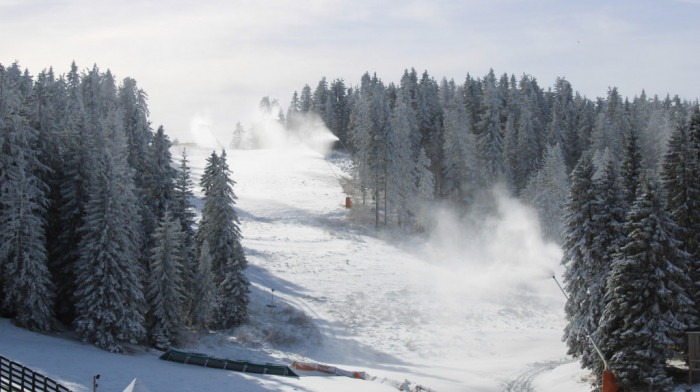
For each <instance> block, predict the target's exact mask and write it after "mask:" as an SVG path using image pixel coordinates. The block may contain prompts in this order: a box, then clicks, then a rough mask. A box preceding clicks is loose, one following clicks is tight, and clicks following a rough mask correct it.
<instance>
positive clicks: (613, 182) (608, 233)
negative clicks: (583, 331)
mask: <svg viewBox="0 0 700 392" xmlns="http://www.w3.org/2000/svg"><path fill="white" fill-rule="evenodd" d="M607 157H608V158H607V160H605V161H604V163H603V166H602V167H601V168H599V170H600V171H601V174H600V176H598V178H597V179H596V180H595V183H594V186H595V193H596V199H595V202H594V207H593V210H594V215H593V219H594V222H595V227H596V232H597V235H596V236H595V238H594V240H593V244H592V252H593V258H592V260H593V261H594V263H592V264H591V265H590V266H589V270H590V271H591V272H590V277H591V278H590V284H589V288H588V292H589V311H588V312H589V316H588V317H589V318H590V319H591V325H592V328H593V329H592V330H590V333H591V336H592V337H593V338H594V339H595V341H596V342H597V344H598V346H599V348H600V349H601V350H602V351H603V353H604V355H605V357H606V358H610V357H611V356H612V354H613V353H612V352H611V351H610V350H608V349H607V348H608V345H607V342H608V337H607V336H606V332H605V330H604V329H603V328H602V326H601V319H602V315H603V311H604V310H605V305H606V303H607V300H608V299H607V297H606V293H607V287H606V284H607V281H608V276H609V274H610V269H611V267H612V265H613V262H614V258H615V256H616V254H617V252H618V249H619V248H620V245H621V244H622V243H623V241H624V239H625V231H624V229H623V224H624V222H625V215H626V209H625V202H624V196H623V193H622V190H621V189H620V176H619V174H618V169H617V167H618V166H617V162H616V161H615V159H614V158H613V157H611V156H610V155H608V156H607ZM588 355H589V357H587V358H586V357H584V358H582V364H583V365H584V366H585V367H586V368H588V369H590V370H591V371H592V372H593V374H595V375H596V376H597V377H598V381H599V383H600V382H602V378H601V377H602V371H603V369H604V365H603V363H602V361H601V360H600V358H599V356H598V355H597V354H596V353H591V352H589V353H588Z"/></svg>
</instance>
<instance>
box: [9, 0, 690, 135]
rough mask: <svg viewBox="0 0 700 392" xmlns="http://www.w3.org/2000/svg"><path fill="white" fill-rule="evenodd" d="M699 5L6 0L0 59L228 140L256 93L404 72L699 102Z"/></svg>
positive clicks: (172, 128)
mask: <svg viewBox="0 0 700 392" xmlns="http://www.w3.org/2000/svg"><path fill="white" fill-rule="evenodd" d="M698 20H700V0H685V1H681V0H636V1H594V0H590V1H588V0H587V1H560V0H462V1H459V0H417V1H411V0H402V1H389V0H354V1H343V0H295V1H286V0H253V1H241V0H220V1H207V0H201V1H180V0H177V1H175V0H168V1H164V0H163V1H161V0H120V1H109V2H107V1H99V0H63V1H41V0H0V63H2V64H4V65H8V64H10V63H12V62H14V61H16V60H17V61H19V63H20V65H21V66H22V67H23V68H28V69H29V71H30V73H31V74H33V75H36V74H37V73H38V72H40V71H41V70H42V69H43V68H46V67H49V66H53V67H54V70H55V71H56V72H58V73H65V72H67V70H68V69H69V66H70V63H71V62H72V61H73V60H75V61H76V63H77V64H78V66H79V67H80V68H81V69H86V68H89V67H92V65H93V64H97V65H98V67H100V69H101V70H103V71H105V70H107V69H108V68H109V69H110V70H111V71H112V72H113V73H114V74H115V75H116V76H117V78H119V79H122V78H124V77H127V76H129V77H132V78H134V79H136V80H137V82H138V84H139V86H140V87H141V88H143V89H144V90H146V92H147V93H148V95H149V107H150V109H151V120H152V122H153V123H154V125H155V126H157V125H159V124H163V125H164V126H165V129H166V131H167V132H168V133H169V134H170V135H171V137H173V138H178V139H180V140H181V141H187V140H192V139H193V138H194V136H192V129H193V128H195V129H198V130H199V131H200V132H201V130H202V129H203V128H206V127H210V128H211V129H212V131H213V132H214V133H215V134H216V135H217V136H218V137H219V138H221V139H222V141H224V142H227V141H228V140H229V139H230V136H229V135H230V133H231V132H232V130H233V128H234V125H235V123H236V121H241V122H242V123H243V124H244V125H246V126H247V125H248V124H249V123H250V122H251V121H253V116H252V113H253V111H254V110H253V108H255V107H256V106H257V103H258V102H259V100H260V98H261V97H263V96H270V97H272V98H277V99H279V101H280V102H281V103H282V105H283V106H284V107H285V108H286V106H287V103H288V102H289V99H290V97H291V95H292V93H293V91H294V90H301V88H302V87H303V85H304V84H306V83H308V84H309V85H311V86H312V88H313V87H315V85H316V84H317V83H318V80H319V79H320V78H321V76H326V77H327V78H328V79H329V80H332V79H335V78H343V79H344V80H345V81H346V84H352V85H354V84H357V83H358V82H359V79H360V76H361V75H362V74H363V73H364V72H365V71H370V72H377V74H378V76H379V77H380V78H382V79H383V80H384V81H385V82H387V83H388V82H392V81H393V82H398V80H399V79H400V77H401V74H402V73H403V70H404V69H406V68H411V67H414V68H416V70H418V71H419V72H422V71H423V70H427V71H428V72H429V73H430V74H431V75H432V76H433V77H435V78H436V79H438V80H439V79H441V78H442V77H447V78H448V79H450V78H453V79H454V80H455V81H456V82H458V83H461V82H463V81H464V78H465V76H466V74H467V72H469V73H470V74H472V75H474V76H483V75H484V74H485V73H486V72H488V70H489V68H493V69H494V70H495V72H496V73H497V74H499V75H500V74H502V73H509V74H515V75H521V74H523V73H527V74H530V75H533V76H534V77H536V78H537V79H538V81H539V82H540V85H541V86H543V87H549V86H551V85H552V84H553V82H554V79H555V78H556V77H557V76H562V77H565V78H566V79H568V80H569V81H570V82H571V83H572V85H573V87H574V89H575V90H577V91H580V92H581V93H582V94H584V95H586V96H588V97H590V98H594V97H597V96H604V95H605V94H606V91H607V89H608V87H609V86H617V87H618V88H619V89H620V91H621V93H622V94H623V95H624V96H629V97H633V96H634V95H638V94H639V93H640V92H641V90H642V89H643V88H644V89H646V91H647V94H650V95H653V94H659V95H661V96H665V95H666V94H667V93H671V94H672V95H673V94H678V95H680V96H681V97H683V98H688V99H693V100H694V99H697V98H698V97H700V77H699V74H698V71H700V23H698Z"/></svg>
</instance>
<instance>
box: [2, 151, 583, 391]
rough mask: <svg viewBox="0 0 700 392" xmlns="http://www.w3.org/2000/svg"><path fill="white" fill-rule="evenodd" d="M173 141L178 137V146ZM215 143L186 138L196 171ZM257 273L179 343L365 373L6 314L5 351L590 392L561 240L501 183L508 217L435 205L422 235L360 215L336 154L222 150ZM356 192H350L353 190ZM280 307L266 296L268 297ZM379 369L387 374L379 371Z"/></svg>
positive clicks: (92, 361)
mask: <svg viewBox="0 0 700 392" xmlns="http://www.w3.org/2000/svg"><path fill="white" fill-rule="evenodd" d="M179 151H180V149H176V148H174V153H173V155H174V157H175V158H176V159H179ZM211 151H212V150H211V149H205V148H196V147H188V154H189V157H190V161H191V166H192V167H193V172H194V174H195V175H199V174H200V173H201V170H202V168H203V166H204V163H205V158H206V156H207V155H209V154H210V153H211ZM227 154H228V155H227V156H228V162H229V166H230V168H231V169H232V171H233V178H234V180H235V181H236V182H237V184H236V186H235V188H234V191H235V193H236V194H237V196H238V198H239V199H238V203H237V210H238V213H239V216H240V220H241V229H242V233H243V235H244V240H243V245H244V247H245V250H246V253H247V256H248V260H249V262H250V267H249V268H248V270H247V273H248V276H249V277H250V279H251V282H252V293H251V297H252V304H251V321H250V323H249V324H248V325H245V326H243V327H241V328H238V329H236V330H233V331H230V333H229V334H221V333H216V334H210V335H207V336H204V337H193V336H190V337H189V339H188V343H187V344H186V346H185V347H182V349H184V350H189V351H197V352H203V353H207V354H209V355H212V356H217V357H225V358H230V359H245V360H251V361H263V362H275V363H290V362H291V361H292V360H305V361H314V362H319V363H324V364H330V365H334V366H337V367H340V368H342V369H347V370H357V371H365V372H367V373H368V374H370V375H372V376H375V377H376V379H375V380H374V381H363V380H355V379H350V378H345V377H330V376H322V375H320V374H310V373H304V375H303V376H302V377H300V378H285V377H276V376H256V375H246V374H240V373H235V372H227V371H222V370H215V369H205V368H200V367H196V366H186V365H182V364H177V363H172V362H165V361H161V360H158V356H159V355H160V354H161V353H160V352H158V351H155V350H143V349H135V352H134V353H132V354H129V355H118V354H110V353H106V352H104V351H101V350H98V349H97V348H94V347H92V346H90V345H85V344H82V343H80V342H78V341H77V340H76V339H75V337H74V336H73V335H72V334H70V333H67V332H64V333H58V334H55V335H40V334H35V333H31V332H28V331H25V330H21V329H18V328H16V327H14V326H13V325H12V324H11V323H10V322H9V320H6V319H0V355H3V356H6V357H9V358H11V359H13V360H15V361H18V362H21V363H23V364H25V365H26V366H28V367H31V368H33V369H35V370H37V371H40V372H42V373H44V374H45V375H47V376H49V377H52V378H54V379H56V380H58V381H59V382H61V383H63V384H64V385H66V386H68V387H70V388H72V389H73V390H75V391H89V390H90V389H91V388H92V376H93V375H96V374H101V378H100V387H99V389H98V390H100V391H121V390H123V389H124V388H125V387H126V386H127V385H128V384H129V383H130V382H131V380H132V379H133V378H134V377H138V378H139V379H140V380H141V381H142V382H143V383H144V384H145V385H146V386H148V387H149V388H150V389H151V390H152V391H154V392H155V391H200V390H208V391H223V390H232V391H268V390H275V391H294V390H296V391H350V390H352V391H358V390H361V391H375V390H376V391H392V390H396V388H394V387H393V386H392V384H391V382H390V381H389V380H396V381H401V382H403V381H404V380H405V379H408V380H410V381H411V382H412V383H414V384H420V385H422V386H425V387H429V388H431V389H433V390H435V391H439V392H445V391H500V390H508V391H531V390H536V391H561V390H567V391H570V392H576V391H581V392H584V391H586V392H587V391H589V390H590V387H589V386H588V385H587V384H586V383H584V382H582V381H581V379H582V377H584V376H585V372H582V371H581V370H580V369H579V366H578V363H577V362H574V361H572V360H571V358H569V357H567V356H566V355H565V354H566V348H565V345H564V344H563V343H562V342H561V336H562V330H563V327H564V325H565V321H564V312H563V306H564V299H563V296H562V295H561V292H559V289H558V288H557V287H556V284H555V282H554V281H553V280H552V279H551V277H552V274H553V273H557V274H560V272H561V270H560V268H559V259H560V256H561V255H560V250H559V249H558V248H557V247H554V246H552V245H548V244H545V243H542V241H541V240H540V239H539V236H538V234H537V227H536V226H535V225H534V224H533V223H532V222H533V217H532V215H531V213H530V212H528V211H527V210H526V209H524V208H523V207H522V206H520V205H519V204H518V203H517V202H515V201H513V200H508V199H505V198H500V197H497V196H494V197H495V198H496V199H497V200H498V205H499V210H500V211H501V214H499V216H498V217H495V218H490V219H488V220H486V221H484V222H482V224H480V226H479V229H472V228H468V227H464V225H462V224H460V219H458V218H455V217H453V216H452V214H450V213H449V212H448V211H443V212H441V214H439V216H438V219H437V226H436V227H435V230H434V231H433V234H432V235H430V236H428V237H427V238H426V237H420V236H416V235H411V236H400V235H398V234H395V233H393V234H392V233H387V232H379V233H377V232H376V231H374V229H373V228H372V227H371V226H370V227H365V226H363V225H361V224H357V223H353V222H357V220H353V219H351V212H350V210H347V209H345V207H344V202H345V194H344V192H343V189H342V188H341V186H340V184H339V181H338V178H337V177H336V175H339V176H340V175H342V174H343V165H342V164H341V163H342V157H338V156H335V157H334V159H325V158H324V154H323V153H321V152H319V151H317V150H314V149H311V148H308V147H305V146H296V147H294V148H290V147H289V146H286V147H285V148H273V149H265V150H229V151H227ZM355 202H356V203H357V200H355ZM272 289H274V290H275V291H274V304H275V305H276V306H275V307H268V306H267V305H268V304H270V303H271V302H272V301H273V293H272V291H271V290H272ZM382 381H384V382H382Z"/></svg>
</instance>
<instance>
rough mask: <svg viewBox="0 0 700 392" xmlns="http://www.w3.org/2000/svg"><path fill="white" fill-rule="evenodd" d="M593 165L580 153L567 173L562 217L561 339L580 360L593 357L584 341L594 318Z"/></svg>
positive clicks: (596, 233) (585, 155) (590, 329)
mask: <svg viewBox="0 0 700 392" xmlns="http://www.w3.org/2000/svg"><path fill="white" fill-rule="evenodd" d="M593 173H594V167H593V163H592V161H591V156H590V154H584V155H583V156H581V159H579V162H578V163H577V164H576V167H575V168H574V171H573V172H572V175H571V177H572V178H571V188H570V191H569V200H568V202H567V206H566V215H565V218H564V219H565V220H564V256H563V258H562V264H564V266H565V267H566V271H565V272H564V283H565V286H564V288H565V290H566V292H567V293H568V295H569V301H567V303H566V308H565V310H566V318H567V321H568V325H567V326H566V328H565V330H564V339H565V340H566V343H567V346H568V347H569V350H568V353H569V354H570V355H573V356H575V357H582V358H583V359H584V360H588V359H591V358H594V356H595V352H594V351H593V350H594V348H593V347H592V346H591V345H590V343H589V341H588V337H587V336H588V335H589V334H590V333H592V332H593V331H594V330H595V328H596V326H597V320H594V319H592V318H590V308H591V304H590V296H589V292H590V288H591V285H592V282H593V280H594V279H595V278H597V277H598V276H597V274H596V272H597V271H599V268H598V267H597V260H596V259H595V257H596V254H595V251H594V244H595V238H596V236H597V235H598V232H597V227H596V225H595V221H594V216H595V213H596V211H595V203H596V189H595V186H594V183H593Z"/></svg>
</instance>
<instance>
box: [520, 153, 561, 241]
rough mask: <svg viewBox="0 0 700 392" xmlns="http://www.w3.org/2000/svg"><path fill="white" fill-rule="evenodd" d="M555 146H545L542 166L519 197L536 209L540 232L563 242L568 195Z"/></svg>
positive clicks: (546, 236) (544, 235)
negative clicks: (546, 147)
mask: <svg viewBox="0 0 700 392" xmlns="http://www.w3.org/2000/svg"><path fill="white" fill-rule="evenodd" d="M566 170H567V169H566V162H565V161H564V157H563V155H562V153H561V149H560V148H559V145H556V146H552V147H550V148H548V149H547V152H546V154H545V156H544V162H543V163H542V167H541V168H540V170H538V171H537V172H536V173H535V174H534V175H533V176H531V177H530V180H529V181H528V183H527V186H526V187H525V189H523V192H522V194H521V198H522V199H523V200H525V201H526V202H527V203H528V204H529V205H530V206H532V207H533V208H534V209H535V210H537V216H538V217H539V221H540V227H541V229H542V235H543V237H544V238H545V239H547V240H550V241H554V242H556V243H557V244H562V243H563V240H564V239H563V235H562V233H563V231H564V221H563V220H564V214H565V212H566V202H567V198H568V196H569V176H567V174H566Z"/></svg>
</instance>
